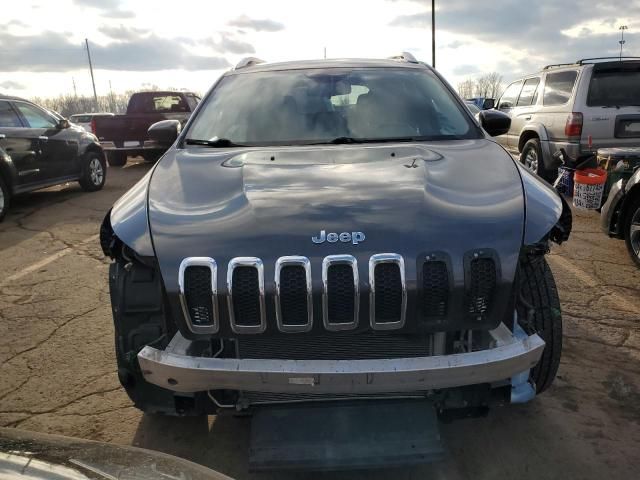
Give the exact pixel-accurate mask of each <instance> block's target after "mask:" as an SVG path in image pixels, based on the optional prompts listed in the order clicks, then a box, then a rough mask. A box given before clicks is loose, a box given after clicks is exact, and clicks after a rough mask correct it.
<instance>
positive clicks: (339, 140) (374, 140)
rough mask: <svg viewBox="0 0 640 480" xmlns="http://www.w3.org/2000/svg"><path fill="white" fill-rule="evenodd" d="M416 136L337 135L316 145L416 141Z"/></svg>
mask: <svg viewBox="0 0 640 480" xmlns="http://www.w3.org/2000/svg"><path fill="white" fill-rule="evenodd" d="M416 141H418V139H417V138H415V137H388V138H355V137H337V138H334V139H333V140H327V141H326V142H318V143H315V145H325V144H331V145H346V144H350V143H392V142H416Z"/></svg>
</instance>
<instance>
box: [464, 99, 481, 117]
mask: <svg viewBox="0 0 640 480" xmlns="http://www.w3.org/2000/svg"><path fill="white" fill-rule="evenodd" d="M464 104H465V105H466V106H467V108H468V109H469V111H470V112H471V113H472V114H473V115H477V114H478V113H480V112H481V111H482V110H481V109H480V107H478V106H477V105H476V104H475V103H473V102H468V101H465V102H464Z"/></svg>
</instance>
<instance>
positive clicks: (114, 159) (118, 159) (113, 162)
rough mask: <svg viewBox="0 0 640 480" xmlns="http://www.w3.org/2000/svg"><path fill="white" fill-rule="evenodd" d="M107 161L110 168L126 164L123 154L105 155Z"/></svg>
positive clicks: (112, 153)
mask: <svg viewBox="0 0 640 480" xmlns="http://www.w3.org/2000/svg"><path fill="white" fill-rule="evenodd" d="M107 161H108V162H109V165H110V166H112V167H122V166H124V165H125V164H126V163H127V154H126V153H124V152H109V153H107Z"/></svg>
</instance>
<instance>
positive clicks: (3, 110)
mask: <svg viewBox="0 0 640 480" xmlns="http://www.w3.org/2000/svg"><path fill="white" fill-rule="evenodd" d="M21 126H22V124H21V123H20V118H18V114H17V113H16V112H15V111H14V110H13V108H12V107H11V104H10V103H9V102H6V101H0V127H5V128H6V127H9V128H11V127H21Z"/></svg>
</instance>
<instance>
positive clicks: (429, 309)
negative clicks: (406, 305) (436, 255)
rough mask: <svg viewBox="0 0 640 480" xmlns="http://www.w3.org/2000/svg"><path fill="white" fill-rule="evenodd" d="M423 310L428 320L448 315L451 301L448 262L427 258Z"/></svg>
mask: <svg viewBox="0 0 640 480" xmlns="http://www.w3.org/2000/svg"><path fill="white" fill-rule="evenodd" d="M422 295H423V296H422V312H423V314H424V316H425V318H426V319H427V320H435V319H440V318H443V317H446V315H447V309H448V302H449V273H448V272H447V264H446V263H445V262H442V261H439V260H427V261H426V262H424V265H423V266H422Z"/></svg>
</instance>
